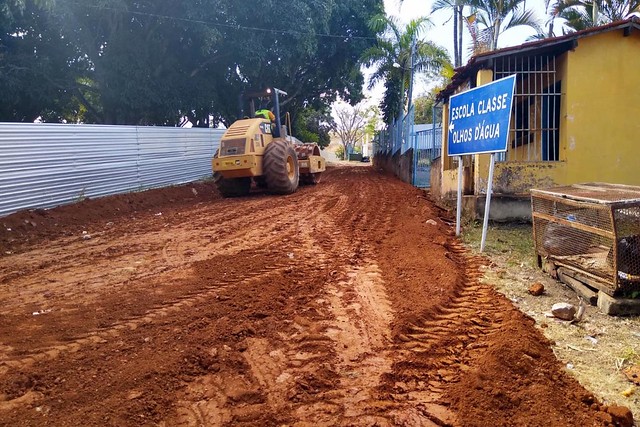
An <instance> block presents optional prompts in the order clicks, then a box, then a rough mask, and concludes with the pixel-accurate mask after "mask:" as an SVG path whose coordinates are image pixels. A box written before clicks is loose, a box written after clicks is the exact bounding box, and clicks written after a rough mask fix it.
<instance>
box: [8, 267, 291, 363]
mask: <svg viewBox="0 0 640 427" xmlns="http://www.w3.org/2000/svg"><path fill="white" fill-rule="evenodd" d="M284 267H285V264H284V263H281V264H280V265H269V266H266V267H264V269H262V270H255V271H249V272H245V273H244V275H243V277H242V278H240V277H227V278H225V279H219V281H218V282H217V283H215V284H213V285H211V286H206V287H204V288H200V289H198V290H197V291H195V292H188V293H185V294H183V295H180V296H179V297H178V298H175V299H173V300H170V301H164V302H163V303H162V304H160V305H157V306H153V307H151V308H150V309H148V310H146V312H145V313H144V314H143V315H140V316H130V317H128V318H125V319H123V320H122V321H118V322H115V323H114V324H112V325H110V326H109V327H108V328H102V329H99V330H96V331H91V332H88V333H86V334H82V335H80V336H77V337H74V338H71V339H70V340H69V341H68V342H65V343H64V344H60V345H55V346H51V347H47V348H40V349H37V350H36V351H35V352H30V353H27V354H22V355H21V357H20V358H14V357H7V355H6V354H0V375H2V374H4V373H6V372H7V371H8V370H9V369H10V368H13V369H23V368H24V367H27V366H31V365H33V364H34V363H36V362H42V361H50V360H52V359H56V358H58V357H59V356H60V355H61V353H64V352H77V351H79V350H81V348H82V347H83V346H85V345H90V344H103V343H105V342H106V340H108V339H113V338H116V337H118V336H119V335H121V334H122V333H123V332H124V331H126V330H135V329H137V328H138V327H140V326H142V325H146V324H150V323H152V322H154V321H156V320H158V319H162V318H165V317H167V316H169V315H174V314H176V313H179V312H182V311H184V310H188V309H189V308H191V307H193V306H195V305H198V304H204V303H206V301H207V300H209V299H211V298H219V296H220V295H219V294H220V293H221V292H223V291H225V290H228V288H229V287H231V286H243V285H248V284H250V283H251V282H255V281H257V280H265V279H268V278H269V277H272V276H277V275H280V274H281V273H282V271H283V269H284Z"/></svg>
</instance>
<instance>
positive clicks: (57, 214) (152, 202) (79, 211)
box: [0, 182, 220, 254]
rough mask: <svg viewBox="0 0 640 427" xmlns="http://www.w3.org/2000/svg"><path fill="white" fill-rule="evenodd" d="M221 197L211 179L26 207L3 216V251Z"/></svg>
mask: <svg viewBox="0 0 640 427" xmlns="http://www.w3.org/2000/svg"><path fill="white" fill-rule="evenodd" d="M218 197H220V196H219V193H218V191H217V190H216V189H215V185H214V184H213V183H211V182H194V183H190V184H186V185H180V186H174V187H166V188H158V189H153V190H147V191H142V192H136V193H126V194H119V195H115V196H108V197H100V198H97V199H89V198H86V199H84V200H82V201H78V202H77V203H74V204H70V205H65V206H59V207H57V208H53V209H27V210H23V211H20V212H16V213H14V214H11V215H7V216H5V217H2V218H0V225H2V226H1V227H0V254H4V253H6V252H16V251H21V250H22V248H25V247H29V246H32V245H35V244H38V243H39V242H41V241H42V240H45V239H53V238H57V237H62V236H73V235H78V234H81V233H82V231H87V230H90V229H91V226H102V225H104V224H105V223H107V222H109V221H110V220H112V219H115V218H122V217H130V218H132V219H134V220H135V216H136V215H146V214H157V213H158V212H161V211H162V210H163V209H164V210H167V209H169V210H175V209H180V208H183V207H187V206H193V205H195V204H197V203H203V202H209V201H211V200H214V199H216V198H218Z"/></svg>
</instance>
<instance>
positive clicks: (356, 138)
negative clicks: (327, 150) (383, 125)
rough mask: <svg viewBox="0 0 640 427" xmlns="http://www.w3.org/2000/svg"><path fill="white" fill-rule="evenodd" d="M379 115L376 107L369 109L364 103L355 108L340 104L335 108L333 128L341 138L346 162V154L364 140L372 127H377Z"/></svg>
mask: <svg viewBox="0 0 640 427" xmlns="http://www.w3.org/2000/svg"><path fill="white" fill-rule="evenodd" d="M378 114H379V110H378V109H377V108H376V107H367V106H365V105H363V104H362V103H360V104H357V105H355V106H351V105H348V104H346V103H338V104H337V105H336V106H335V107H334V116H335V121H334V122H333V123H332V124H331V127H332V130H333V131H334V132H335V133H336V135H338V137H339V138H340V142H341V143H342V152H343V153H344V154H343V155H344V156H345V160H346V154H347V153H349V152H350V151H351V149H352V148H353V147H355V146H356V144H357V143H358V142H361V141H362V140H363V139H364V137H365V135H366V134H367V133H368V132H370V131H371V127H375V123H376V118H377V115H378Z"/></svg>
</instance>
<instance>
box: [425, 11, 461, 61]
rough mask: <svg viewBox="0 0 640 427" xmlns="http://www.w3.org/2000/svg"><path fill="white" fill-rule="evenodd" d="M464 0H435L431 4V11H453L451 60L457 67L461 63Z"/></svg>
mask: <svg viewBox="0 0 640 427" xmlns="http://www.w3.org/2000/svg"><path fill="white" fill-rule="evenodd" d="M464 6H465V0H436V1H435V2H434V3H433V5H432V6H431V13H434V12H437V11H439V10H450V11H452V13H453V62H454V66H455V67H456V68H457V67H459V66H461V65H462V31H463V27H462V22H463V17H462V12H463V10H464Z"/></svg>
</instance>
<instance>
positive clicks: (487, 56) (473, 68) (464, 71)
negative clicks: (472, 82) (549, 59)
mask: <svg viewBox="0 0 640 427" xmlns="http://www.w3.org/2000/svg"><path fill="white" fill-rule="evenodd" d="M620 29H622V30H624V31H625V35H628V34H629V33H630V32H631V30H632V29H635V30H640V18H638V17H636V16H632V17H630V18H628V19H625V20H623V21H616V22H612V23H610V24H607V25H601V26H599V27H593V28H587V29H586V30H582V31H576V32H574V33H569V34H565V35H563V36H559V37H550V38H546V39H542V40H536V41H532V42H528V43H524V44H521V45H518V46H510V47H505V48H503V49H498V50H493V51H490V52H484V53H480V54H478V55H475V56H473V57H471V59H469V62H467V64H466V65H464V66H462V67H459V68H456V70H455V71H456V73H455V74H454V76H453V78H452V79H451V83H449V84H448V85H447V87H445V88H444V89H443V90H441V91H440V92H439V93H438V96H437V97H436V100H437V101H442V100H446V99H449V96H451V95H453V93H454V92H455V90H456V89H457V88H458V86H460V85H461V84H463V83H464V82H465V81H467V79H469V78H470V77H472V76H474V75H475V73H476V72H477V71H478V70H480V69H483V68H487V67H489V66H491V63H492V61H493V60H494V59H496V58H502V57H507V56H524V55H531V54H544V53H546V54H549V53H555V54H560V53H563V52H566V51H567V50H571V49H575V48H576V46H577V42H578V39H581V38H583V37H590V36H593V35H596V34H600V33H605V32H609V31H614V30H620Z"/></svg>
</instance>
